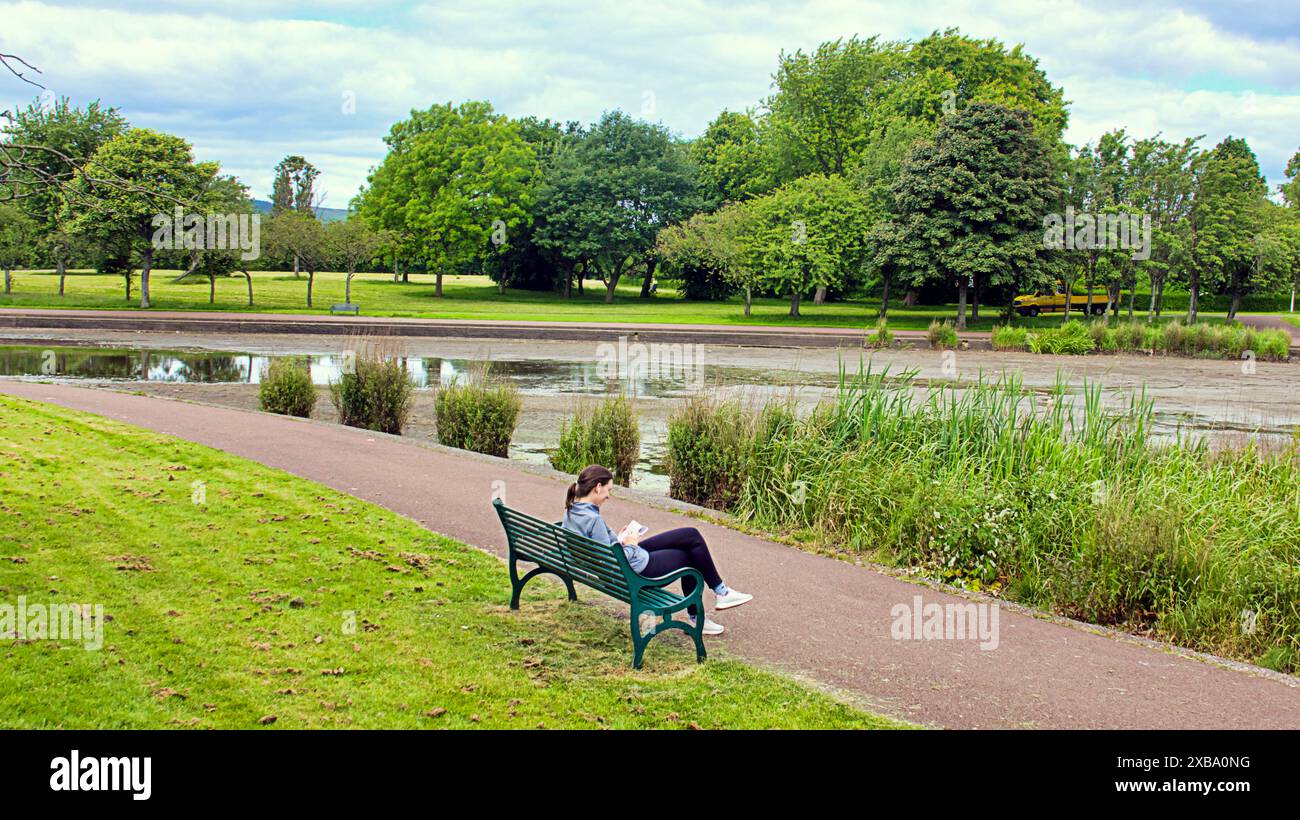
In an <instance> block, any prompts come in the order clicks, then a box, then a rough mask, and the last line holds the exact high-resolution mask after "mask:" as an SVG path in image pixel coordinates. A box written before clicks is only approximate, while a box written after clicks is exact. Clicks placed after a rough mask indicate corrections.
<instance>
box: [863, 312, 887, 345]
mask: <svg viewBox="0 0 1300 820" xmlns="http://www.w3.org/2000/svg"><path fill="white" fill-rule="evenodd" d="M864 344H865V345H866V346H867V347H874V348H887V347H890V346H891V345H893V344H894V331H892V330H890V329H889V322H888V321H887V320H886V319H884V318H881V319H880V320H879V321H877V322H876V329H875V331H871V330H868V331H867V338H866V341H865V342H864Z"/></svg>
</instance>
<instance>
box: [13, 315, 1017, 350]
mask: <svg viewBox="0 0 1300 820" xmlns="http://www.w3.org/2000/svg"><path fill="white" fill-rule="evenodd" d="M868 321H869V320H868V319H867V318H866V317H864V319H863V322H864V324H866V323H867V322H868ZM870 321H871V323H872V324H874V320H870ZM0 327H21V328H33V327H41V328H83V329H101V330H141V331H154V332H167V331H182V332H190V333H322V334H336V335H352V334H358V333H370V334H379V335H385V336H431V337H453V338H457V339H464V338H485V339H546V340H550V341H594V342H615V341H618V339H619V337H620V336H623V337H631V339H632V340H633V341H640V342H663V343H665V344H696V343H698V344H719V345H746V346H750V347H861V346H862V339H863V331H862V330H861V329H859V328H843V327H800V326H798V325H794V324H790V325H683V324H654V323H635V322H508V321H496V320H488V319H410V318H402V317H384V316H360V317H354V316H328V315H322V314H289V313H232V312H227V311H165V310H63V309H58V308H50V309H38V308H0ZM894 335H895V336H896V337H897V338H898V339H899V340H907V341H908V342H911V343H914V344H915V343H918V342H919V343H925V337H926V332H925V331H923V330H895V331H894ZM990 336H991V334H990V333H989V332H987V331H982V332H981V331H971V332H969V333H967V332H964V331H963V332H962V334H961V337H962V338H963V339H965V340H966V341H968V342H970V343H971V345H972V346H975V347H981V346H982V347H985V348H987V347H988V346H989V338H990Z"/></svg>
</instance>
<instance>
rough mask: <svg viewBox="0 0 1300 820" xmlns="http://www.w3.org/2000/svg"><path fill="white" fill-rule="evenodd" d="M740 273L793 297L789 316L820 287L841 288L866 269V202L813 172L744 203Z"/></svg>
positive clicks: (849, 188) (842, 185)
mask: <svg viewBox="0 0 1300 820" xmlns="http://www.w3.org/2000/svg"><path fill="white" fill-rule="evenodd" d="M744 207H745V208H746V209H748V210H749V211H750V213H749V215H748V218H747V219H746V220H745V226H744V227H745V230H744V232H743V233H741V234H740V236H739V242H740V244H741V247H740V250H739V253H740V254H741V258H742V260H743V261H742V262H741V263H740V265H739V267H740V269H741V270H748V271H756V272H757V281H758V282H759V284H761V285H762V286H764V287H766V288H768V289H770V290H773V291H775V292H777V293H782V294H788V295H789V297H790V315H791V316H799V315H800V314H799V303H800V302H801V301H802V300H803V299H804V298H805V297H806V296H808V295H809V294H810V293H811V292H813V291H815V290H817V289H826V288H842V287H845V286H846V285H848V284H850V283H851V282H852V281H853V278H854V277H855V276H856V275H857V274H858V273H859V272H860V271H861V269H862V263H863V258H864V256H863V255H864V252H865V238H866V237H865V235H864V234H863V232H862V230H861V227H862V224H863V220H864V215H863V203H862V199H861V197H860V196H859V194H858V192H857V191H855V190H854V189H853V187H852V186H851V185H849V184H848V183H847V182H845V181H844V179H843V178H842V177H839V176H834V175H832V176H822V175H820V174H810V175H808V176H806V177H801V178H799V179H797V180H794V181H793V182H789V183H787V184H785V185H783V186H781V187H780V188H778V189H777V190H775V191H773V192H772V193H770V194H768V195H767V196H764V197H760V198H759V199H755V200H753V201H752V202H749V203H746V204H745V205H744Z"/></svg>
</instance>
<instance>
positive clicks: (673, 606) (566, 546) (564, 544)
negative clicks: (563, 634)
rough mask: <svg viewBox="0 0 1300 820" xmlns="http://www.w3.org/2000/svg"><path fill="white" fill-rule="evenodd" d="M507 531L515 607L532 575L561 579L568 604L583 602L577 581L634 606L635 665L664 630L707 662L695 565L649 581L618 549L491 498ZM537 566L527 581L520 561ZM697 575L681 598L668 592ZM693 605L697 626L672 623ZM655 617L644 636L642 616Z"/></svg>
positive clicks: (701, 580)
mask: <svg viewBox="0 0 1300 820" xmlns="http://www.w3.org/2000/svg"><path fill="white" fill-rule="evenodd" d="M492 506H494V507H495V508H496V511H497V515H498V516H499V517H500V518H501V526H502V528H504V529H505V531H506V541H507V542H508V543H509V545H510V554H509V561H510V608H511V609H518V608H519V593H520V592H522V591H523V588H524V584H526V583H528V582H529V581H530V580H531V579H532V578H533V576H535V575H540V574H542V573H550V574H552V575H558V576H559V577H560V580H562V581H564V585H565V586H566V587H568V589H569V600H570V601H576V600H578V596H577V594H576V593H575V592H574V590H573V582H574V581H577V582H578V583H580V584H584V585H586V586H589V587H591V588H592V589H594V590H596V591H597V592H603V593H605V594H606V595H608V596H610V597H611V598H615V599H617V600H620V601H622V602H623V603H625V604H627V605H628V606H630V607H631V623H632V666H633V668H635V669H640V668H641V658H642V656H643V655H644V654H645V648H646V646H647V645H648V644H649V643H650V641H651V640H653V639H654V637H655V636H656V635H658V634H659V633H660V632H665V631H667V630H669V629H680V630H682V631H683V632H685V633H686V634H688V635H690V636H691V637H692V638H693V639H694V641H695V659H696V661H703V660H704V658H705V657H706V653H705V651H704V620H705V619H704V617H703V615H704V600H703V596H704V576H703V575H701V574H700V572H699V570H696V569H693V568H691V567H686V568H684V569H679V570H677V571H675V572H670V573H669V574H667V575H663V576H660V577H658V578H646V577H644V576H642V575H638V574H637V573H636V572H635V571H633V569H632V566H631V565H630V564H628V562H627V556H626V555H624V554H623V548H622V547H621V546H618V545H610V544H601V543H599V542H597V541H592V540H591V539H590V538H585V537H583V536H581V535H578V534H577V533H575V532H570V531H569V530H566V529H565V528H564V527H563V526H561V525H560V524H558V523H556V524H548V523H547V522H545V521H542V520H541V519H540V518H534V517H532V516H531V515H527V514H525V513H521V512H519V511H518V510H515V509H512V508H510V507H507V506H506V505H505V503H503V502H502V501H501V499H499V498H494V499H492ZM520 561H524V562H526V563H531V564H536V565H537V566H536V567H534V568H533V569H531V570H529V571H528V573H527V574H526V575H524V576H523V577H522V578H521V577H520V576H519V567H518V565H519V562H520ZM687 575H690V576H694V578H695V589H694V591H693V592H691V594H690V595H688V596H686V597H682V596H681V595H678V594H676V593H674V592H670V591H669V590H667V589H665V587H666V586H668V585H669V584H671V583H673V582H675V581H680V580H681V579H682V578H683V577H684V576H687ZM692 604H694V605H695V611H696V612H697V613H699V617H697V618H696V619H695V626H691V625H690V623H689V622H688V621H686V620H680V621H678V620H673V617H672V615H673V613H674V612H681V611H683V610H685V609H686V607H688V606H690V605H692ZM646 612H648V613H652V614H653V615H654V616H655V617H656V618H659V617H662V618H663V619H664V620H663V621H662V622H661V623H659V624H657V625H656V626H655V628H654V630H653V631H651V632H650V633H649V634H647V635H642V634H641V614H642V613H646Z"/></svg>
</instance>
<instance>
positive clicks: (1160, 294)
mask: <svg viewBox="0 0 1300 820" xmlns="http://www.w3.org/2000/svg"><path fill="white" fill-rule="evenodd" d="M1164 309H1165V278H1164V277H1163V276H1162V277H1160V284H1159V285H1158V286H1157V287H1156V318H1157V319H1159V318H1160V314H1161V313H1163V312H1164Z"/></svg>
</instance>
